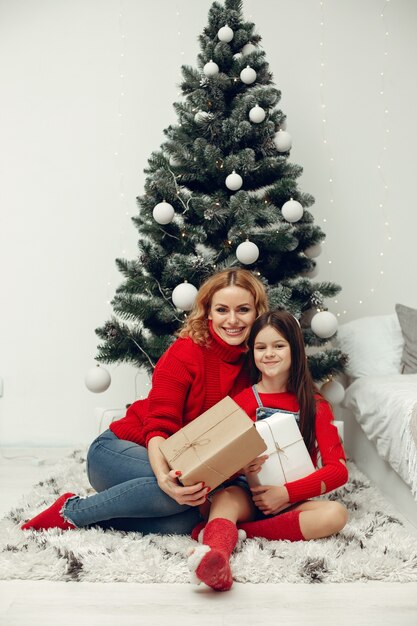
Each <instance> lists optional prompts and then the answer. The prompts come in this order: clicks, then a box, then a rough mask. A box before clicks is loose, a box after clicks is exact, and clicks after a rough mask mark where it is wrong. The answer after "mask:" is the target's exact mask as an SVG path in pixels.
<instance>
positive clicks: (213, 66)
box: [203, 59, 219, 78]
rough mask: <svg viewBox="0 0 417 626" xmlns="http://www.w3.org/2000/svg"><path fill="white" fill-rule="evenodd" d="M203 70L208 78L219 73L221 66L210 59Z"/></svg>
mask: <svg viewBox="0 0 417 626" xmlns="http://www.w3.org/2000/svg"><path fill="white" fill-rule="evenodd" d="M203 72H204V74H205V75H206V76H207V77H208V78H211V77H212V76H216V74H218V73H219V66H218V65H217V63H215V62H214V61H212V60H211V59H210V61H209V62H208V63H206V64H205V66H204V67H203Z"/></svg>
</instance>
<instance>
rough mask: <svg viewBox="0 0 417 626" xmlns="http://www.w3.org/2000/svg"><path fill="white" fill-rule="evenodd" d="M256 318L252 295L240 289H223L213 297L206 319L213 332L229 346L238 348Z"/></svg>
mask: <svg viewBox="0 0 417 626" xmlns="http://www.w3.org/2000/svg"><path fill="white" fill-rule="evenodd" d="M255 318H256V308H255V301H254V298H253V295H252V294H251V293H250V291H247V290H246V289H242V287H236V286H231V287H224V288H223V289H219V290H218V291H216V293H215V294H214V295H213V299H212V301H211V306H210V311H209V315H208V319H209V320H211V321H212V325H213V330H214V332H215V333H216V334H217V335H219V337H221V339H223V341H225V342H226V343H228V344H229V345H231V346H238V345H240V344H241V343H243V342H244V341H246V339H247V338H248V336H249V333H250V329H251V327H252V324H253V322H254V321H255Z"/></svg>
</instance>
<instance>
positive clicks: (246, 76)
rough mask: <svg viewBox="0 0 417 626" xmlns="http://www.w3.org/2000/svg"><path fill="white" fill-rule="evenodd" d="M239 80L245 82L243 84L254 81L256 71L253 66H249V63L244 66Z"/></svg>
mask: <svg viewBox="0 0 417 626" xmlns="http://www.w3.org/2000/svg"><path fill="white" fill-rule="evenodd" d="M240 80H241V81H242V83H245V85H251V84H252V83H254V82H255V80H256V72H255V70H254V69H253V67H250V66H249V65H248V66H247V67H245V69H244V70H242V71H241V72H240Z"/></svg>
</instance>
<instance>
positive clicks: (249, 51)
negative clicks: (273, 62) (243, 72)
mask: <svg viewBox="0 0 417 626" xmlns="http://www.w3.org/2000/svg"><path fill="white" fill-rule="evenodd" d="M255 50H256V46H254V45H253V43H247V44H245V45H244V46H243V48H242V54H243V56H245V57H246V56H247V55H248V54H252V52H255Z"/></svg>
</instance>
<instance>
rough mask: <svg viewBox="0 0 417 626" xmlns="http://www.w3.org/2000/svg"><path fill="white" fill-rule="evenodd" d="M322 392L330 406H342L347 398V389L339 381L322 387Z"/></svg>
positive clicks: (329, 382) (330, 381)
mask: <svg viewBox="0 0 417 626" xmlns="http://www.w3.org/2000/svg"><path fill="white" fill-rule="evenodd" d="M320 392H321V393H322V394H323V396H324V397H325V398H326V400H327V401H328V402H330V404H340V403H341V402H342V401H343V398H344V397H345V388H344V387H343V385H341V384H340V383H339V382H337V380H329V381H328V382H327V383H324V384H323V385H322V386H321V387H320Z"/></svg>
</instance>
